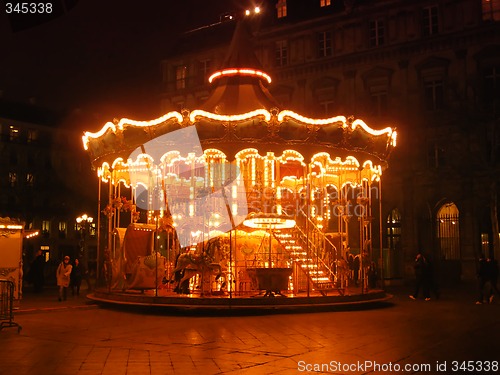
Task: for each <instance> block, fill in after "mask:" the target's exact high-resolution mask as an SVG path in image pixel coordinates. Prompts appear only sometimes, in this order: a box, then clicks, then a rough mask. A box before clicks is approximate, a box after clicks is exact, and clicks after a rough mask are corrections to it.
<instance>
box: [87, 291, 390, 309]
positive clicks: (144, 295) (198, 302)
mask: <svg viewBox="0 0 500 375" xmlns="http://www.w3.org/2000/svg"><path fill="white" fill-rule="evenodd" d="M87 298H89V299H91V300H93V301H95V302H96V303H99V304H102V305H104V306H106V305H114V306H145V307H155V308H161V309H164V310H165V311H197V312H210V311H212V312H224V311H238V312H264V313H265V312H272V311H295V312H313V311H332V310H343V311H345V310H351V309H352V310H355V309H364V308H377V307H383V306H386V305H387V303H388V301H389V300H390V299H391V298H392V295H390V294H388V293H386V292H385V291H383V290H378V289H374V290H370V291H364V293H362V292H361V289H360V288H349V289H348V290H346V291H345V293H344V295H341V294H338V293H332V295H328V296H322V295H321V294H319V293H317V292H314V291H311V292H310V293H309V296H308V295H307V293H306V292H304V293H300V294H283V295H276V296H272V297H269V296H264V294H245V295H237V294H236V295H235V294H231V295H230V294H229V293H225V294H223V295H214V294H210V295H204V296H202V295H201V294H200V293H193V294H187V295H179V294H176V293H174V292H172V291H165V290H161V289H160V290H158V293H156V291H155V290H145V291H115V290H113V291H109V290H107V289H95V290H94V291H93V293H91V294H89V295H87Z"/></svg>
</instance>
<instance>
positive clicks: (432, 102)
mask: <svg viewBox="0 0 500 375" xmlns="http://www.w3.org/2000/svg"><path fill="white" fill-rule="evenodd" d="M424 100H425V108H426V109H427V110H429V111H437V110H440V109H443V108H444V88H443V80H441V79H428V80H424Z"/></svg>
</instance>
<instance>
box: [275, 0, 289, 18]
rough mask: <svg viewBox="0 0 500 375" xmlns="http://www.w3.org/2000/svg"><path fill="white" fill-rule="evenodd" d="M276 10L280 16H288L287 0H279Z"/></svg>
mask: <svg viewBox="0 0 500 375" xmlns="http://www.w3.org/2000/svg"><path fill="white" fill-rule="evenodd" d="M276 12H277V16H278V18H284V17H286V16H287V9H286V0H278V3H277V4H276Z"/></svg>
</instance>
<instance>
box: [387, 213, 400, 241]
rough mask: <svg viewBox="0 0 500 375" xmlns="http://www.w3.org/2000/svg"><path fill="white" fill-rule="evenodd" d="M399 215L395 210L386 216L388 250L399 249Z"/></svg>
mask: <svg viewBox="0 0 500 375" xmlns="http://www.w3.org/2000/svg"><path fill="white" fill-rule="evenodd" d="M400 242H401V214H400V213H399V210H398V209H397V208H395V209H393V210H392V211H391V213H390V214H389V216H387V247H388V248H389V249H390V250H396V249H400V246H401V245H400Z"/></svg>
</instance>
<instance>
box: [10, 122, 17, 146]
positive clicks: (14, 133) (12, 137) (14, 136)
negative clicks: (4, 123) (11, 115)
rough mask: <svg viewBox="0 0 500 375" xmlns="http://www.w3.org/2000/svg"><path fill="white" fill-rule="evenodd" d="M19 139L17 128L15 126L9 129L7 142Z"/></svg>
mask: <svg viewBox="0 0 500 375" xmlns="http://www.w3.org/2000/svg"><path fill="white" fill-rule="evenodd" d="M18 139H19V128H18V127H16V126H12V125H11V126H10V127H9V140H10V141H11V142H15V141H17V140H18Z"/></svg>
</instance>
